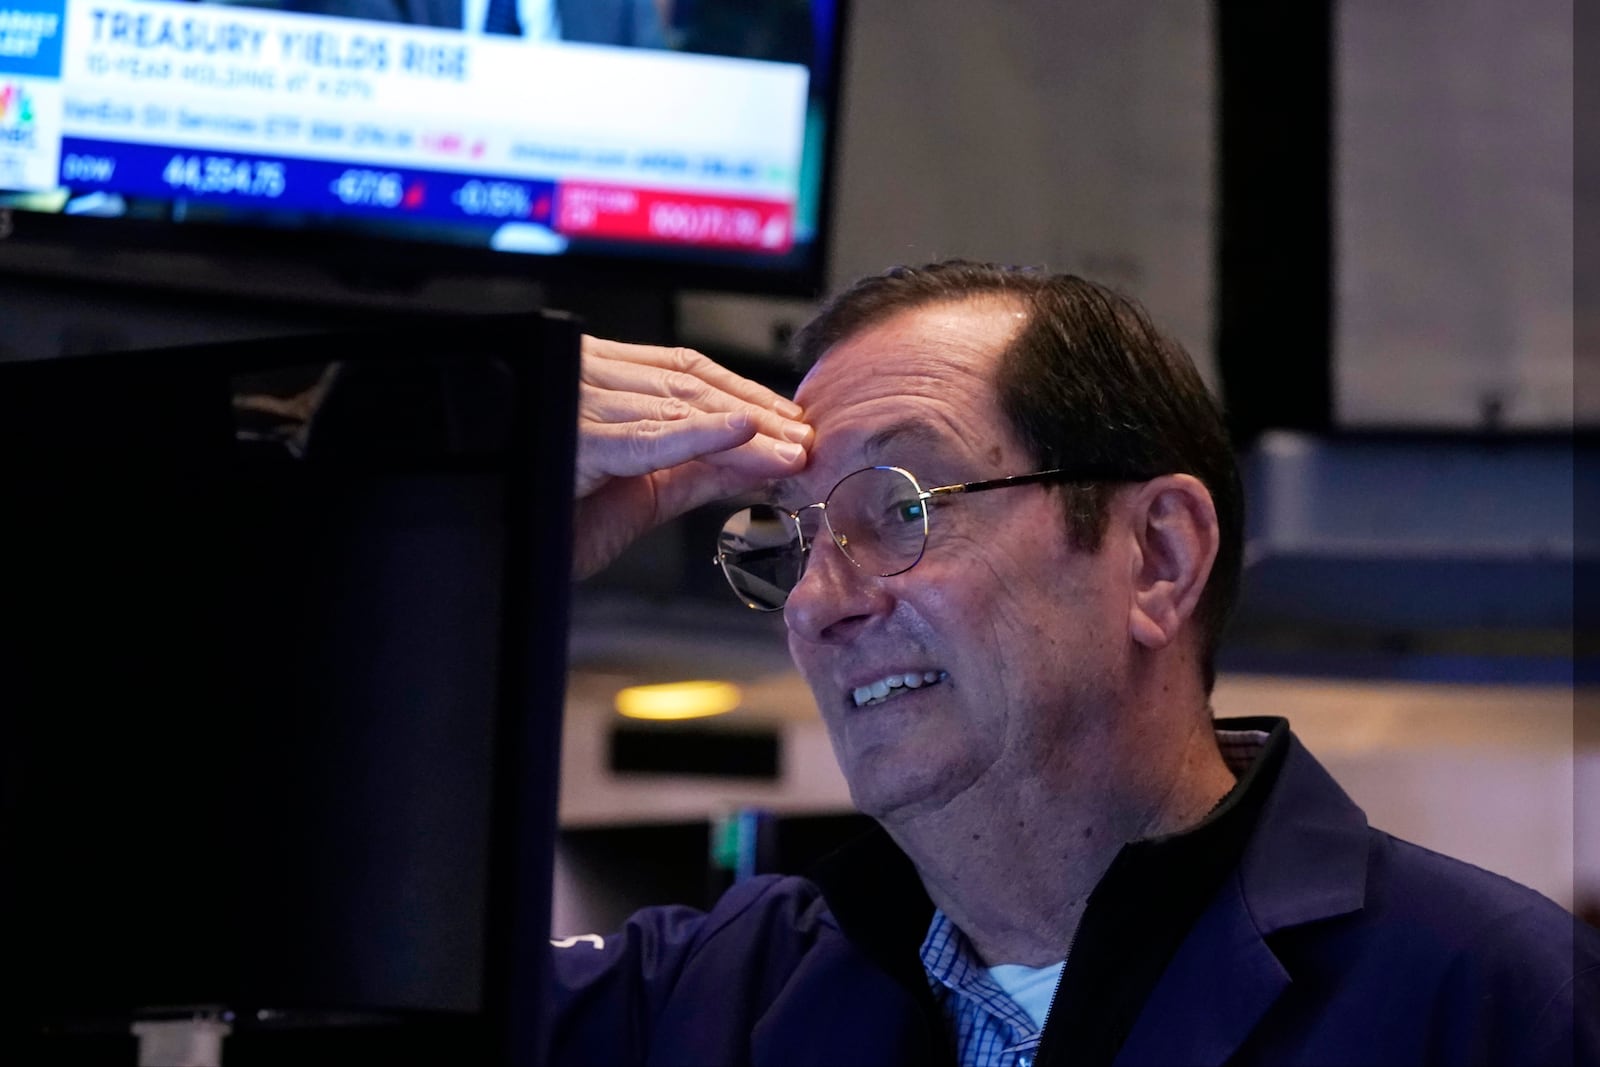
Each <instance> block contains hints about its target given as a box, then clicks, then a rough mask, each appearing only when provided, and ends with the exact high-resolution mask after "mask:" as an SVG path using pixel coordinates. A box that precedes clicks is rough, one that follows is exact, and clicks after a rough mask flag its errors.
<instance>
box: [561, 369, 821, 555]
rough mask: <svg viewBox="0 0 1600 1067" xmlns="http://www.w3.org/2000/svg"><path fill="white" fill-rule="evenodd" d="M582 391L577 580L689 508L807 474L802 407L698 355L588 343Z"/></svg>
mask: <svg viewBox="0 0 1600 1067" xmlns="http://www.w3.org/2000/svg"><path fill="white" fill-rule="evenodd" d="M578 388H579V393H578V466H577V472H576V479H575V495H576V497H577V519H576V521H577V529H576V537H575V538H574V541H573V557H572V570H573V575H574V576H575V577H578V578H586V577H588V576H589V575H591V574H594V573H595V572H596V571H598V570H600V569H601V568H602V567H604V566H605V565H606V564H608V563H610V562H611V561H612V560H613V559H615V558H616V557H617V556H618V555H620V554H621V553H622V550H623V549H625V548H627V547H628V545H630V544H632V543H633V542H634V541H635V540H637V539H638V538H639V537H640V536H641V535H642V534H644V533H645V532H646V531H648V530H650V529H652V528H653V527H655V526H658V525H660V524H661V523H663V522H666V521H667V520H668V519H671V518H674V517H676V516H678V515H681V514H683V513H684V512H685V511H688V510H689V509H690V508H694V507H698V506H699V505H701V504H707V503H710V502H711V501H713V500H717V499H719V498H721V497H725V496H733V495H735V494H738V493H743V492H748V491H749V490H751V489H754V488H756V487H757V486H759V485H761V484H762V483H763V482H766V481H770V480H771V479H774V478H781V477H784V476H785V475H789V474H793V473H795V472H796V471H799V470H800V469H801V468H803V467H804V466H805V465H806V459H807V452H806V450H807V448H808V447H809V446H810V444H811V439H812V431H811V427H809V426H807V425H806V424H805V423H803V422H800V421H798V420H799V417H800V414H801V412H800V408H799V406H798V405H796V404H793V403H791V402H790V401H788V400H785V399H784V398H783V397H781V396H779V395H778V394H777V393H774V392H773V391H772V390H770V389H768V388H766V387H765V386H762V385H757V384H756V383H755V382H752V381H749V380H748V379H745V378H741V377H739V376H738V375H737V374H734V373H733V372H732V371H730V370H727V369H726V368H723V367H719V366H718V365H717V364H715V363H713V362H711V361H710V360H709V359H707V358H706V357H704V356H702V355H700V354H699V353H698V352H693V351H690V350H689V349H686V348H656V347H653V346H650V345H630V344H622V343H621V342H618V341H602V340H600V339H599V338H595V337H585V338H584V339H583V373H582V380H581V383H580V385H579V387H578Z"/></svg>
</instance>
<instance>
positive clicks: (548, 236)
mask: <svg viewBox="0 0 1600 1067" xmlns="http://www.w3.org/2000/svg"><path fill="white" fill-rule="evenodd" d="M840 3H841V0H241V2H222V0H218V2H210V0H205V2H174V0H0V236H3V237H4V240H0V249H4V248H9V249H10V251H9V252H8V253H7V256H8V257H9V258H8V260H7V261H8V262H9V263H11V264H12V265H13V266H14V265H15V263H16V261H17V259H18V252H17V250H18V249H22V250H24V252H23V254H24V255H25V254H26V250H28V249H44V248H46V247H55V248H63V247H65V248H71V249H74V250H76V251H77V252H79V253H80V254H81V253H82V252H83V251H84V250H85V249H89V250H92V251H93V252H94V253H95V254H96V255H99V254H103V253H113V252H114V253H118V254H122V255H130V254H132V255H137V254H138V252H139V251H140V250H144V251H148V250H151V249H159V250H162V251H166V250H182V251H185V252H189V251H195V252H199V253H201V254H209V255H211V256H221V257H223V260H224V262H225V263H228V264H238V263H241V262H243V261H245V260H258V261H262V262H280V263H281V262H284V261H288V262H291V263H296V264H300V265H305V264H307V263H315V264H317V265H319V266H321V265H326V266H331V267H332V266H345V267H350V268H352V269H357V270H359V269H360V268H362V267H368V268H374V269H382V270H389V271H397V272H400V273H405V272H410V273H413V274H419V275H420V274H439V273H442V272H451V273H452V274H454V275H460V276H468V277H471V276H477V275H483V274H490V275H502V276H511V277H516V278H530V279H535V280H540V279H550V280H556V279H559V280H562V281H572V280H577V281H580V282H581V281H583V280H585V279H595V278H604V279H605V280H606V281H608V282H615V281H617V280H619V279H635V280H637V281H639V282H640V283H641V284H644V285H657V286H665V287H670V288H674V289H676V288H683V287H690V288H710V289H729V290H744V291H757V292H767V293H773V294H785V293H787V294H808V293H811V292H814V291H816V290H817V289H818V288H819V287H820V285H821V282H822V277H823V253H824V237H825V231H826V225H825V221H826V217H827V199H828V184H829V183H828V172H829V163H830V146H831V144H832V142H833V131H834V127H835V125H836V120H837V100H838V95H837V75H838V70H839V60H840V45H841V39H842V21H843V16H842V12H841V10H840V6H839V5H840ZM81 258H82V257H81V256H80V260H81ZM213 262H215V260H213ZM25 265H26V264H25ZM207 269H208V270H214V268H207ZM226 269H229V268H224V270H226ZM243 269H247V267H246V268H243ZM213 280H214V279H213Z"/></svg>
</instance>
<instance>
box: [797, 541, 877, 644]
mask: <svg viewBox="0 0 1600 1067" xmlns="http://www.w3.org/2000/svg"><path fill="white" fill-rule="evenodd" d="M818 533H819V536H818V537H817V538H816V539H814V540H813V541H812V542H811V551H810V552H809V553H808V554H807V557H806V569H805V572H804V573H803V574H801V576H800V581H799V582H798V583H797V584H796V585H795V587H794V589H792V590H791V591H790V592H789V599H788V601H787V602H786V603H785V604H784V606H783V619H784V622H785V623H786V624H787V625H788V627H789V629H790V631H791V632H792V633H794V634H795V635H797V636H799V637H801V638H803V639H805V640H807V641H811V642H813V643H825V642H838V641H845V640H849V639H850V638H851V637H852V636H854V634H855V632H856V631H857V630H859V629H860V628H861V627H862V626H863V625H864V624H865V623H866V622H867V621H868V620H870V619H872V618H873V617H874V616H876V615H879V614H882V613H885V612H887V611H888V610H889V601H890V597H889V594H888V591H887V590H885V589H884V587H883V582H882V580H881V579H878V578H875V577H873V576H872V575H870V574H868V573H867V572H866V571H864V570H862V569H861V568H859V567H857V566H856V565H855V564H854V563H851V562H850V560H849V559H848V558H847V557H846V556H845V554H844V551H843V550H842V549H840V547H839V546H838V545H837V544H836V543H835V542H834V540H833V538H832V537H830V536H829V535H828V531H827V529H826V527H824V528H823V529H822V530H820V531H818Z"/></svg>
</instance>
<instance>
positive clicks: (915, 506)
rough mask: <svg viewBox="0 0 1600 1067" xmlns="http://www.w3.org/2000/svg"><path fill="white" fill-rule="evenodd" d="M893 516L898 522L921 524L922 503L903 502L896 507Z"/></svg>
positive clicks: (918, 501)
mask: <svg viewBox="0 0 1600 1067" xmlns="http://www.w3.org/2000/svg"><path fill="white" fill-rule="evenodd" d="M892 514H893V516H894V519H895V520H896V521H897V522H921V521H922V514H923V510H922V501H920V500H902V501H901V502H900V503H898V504H896V505H895V506H894V509H893V512H892Z"/></svg>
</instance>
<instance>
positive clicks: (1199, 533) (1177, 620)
mask: <svg viewBox="0 0 1600 1067" xmlns="http://www.w3.org/2000/svg"><path fill="white" fill-rule="evenodd" d="M1128 505H1129V511H1128V512H1127V518H1128V522H1129V524H1130V529H1131V531H1132V534H1133V538H1134V543H1135V545H1136V546H1137V548H1138V552H1137V553H1136V554H1135V555H1134V557H1133V561H1134V562H1133V575H1132V578H1133V597H1132V599H1131V601H1130V602H1129V606H1128V629H1129V634H1130V636H1131V637H1132V638H1133V639H1134V640H1135V641H1137V642H1138V643H1139V644H1141V645H1143V646H1145V647H1146V648H1150V649H1157V648H1165V647H1166V646H1167V645H1169V644H1171V643H1172V641H1173V640H1174V639H1176V638H1177V636H1178V634H1179V633H1180V632H1181V631H1182V629H1183V626H1184V623H1186V622H1187V621H1188V620H1189V618H1190V617H1191V616H1192V615H1194V611H1195V606H1196V605H1197V604H1199V602H1200V594H1201V592H1202V591H1204V589H1205V586H1206V579H1207V578H1208V577H1210V575H1211V565H1212V563H1213V562H1215V560H1216V558H1217V545H1218V543H1219V542H1220V540H1221V533H1220V531H1219V530H1218V528H1217V507H1216V504H1215V503H1213V502H1212V500H1211V492H1210V490H1208V489H1206V487H1205V485H1204V484H1203V483H1202V482H1201V481H1200V479H1198V478H1196V477H1194V476H1193V475H1189V474H1168V475H1163V476H1162V477H1160V478H1155V479H1152V480H1151V481H1148V482H1146V483H1145V484H1143V485H1142V486H1140V487H1139V488H1138V489H1137V490H1136V491H1135V492H1134V494H1133V496H1132V497H1131V498H1129V500H1128Z"/></svg>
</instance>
